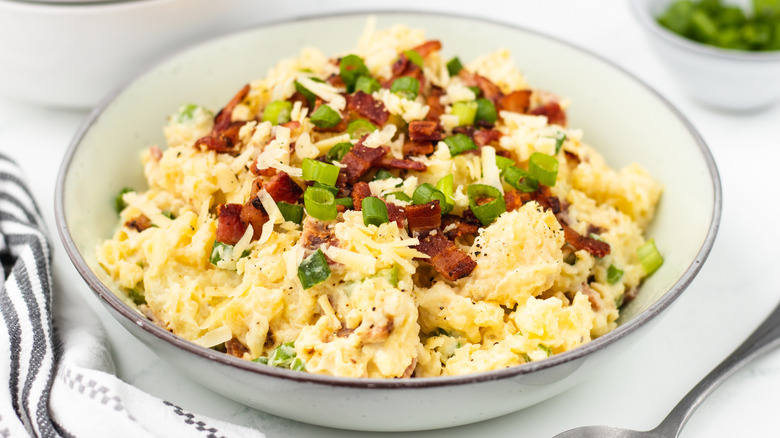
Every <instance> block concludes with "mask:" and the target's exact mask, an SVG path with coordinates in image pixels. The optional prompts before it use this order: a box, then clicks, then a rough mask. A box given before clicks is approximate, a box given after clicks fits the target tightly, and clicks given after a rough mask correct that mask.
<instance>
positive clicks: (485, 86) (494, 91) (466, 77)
mask: <svg viewBox="0 0 780 438" xmlns="http://www.w3.org/2000/svg"><path fill="white" fill-rule="evenodd" d="M458 76H460V78H461V79H462V80H463V83H464V84H466V86H469V87H478V88H479V89H480V91H482V96H484V97H485V99H490V100H492V101H493V102H494V103H495V102H498V99H500V98H501V96H503V95H504V93H502V92H501V89H500V88H498V85H496V84H494V83H493V82H490V79H488V78H486V77H484V76H480V75H478V74H476V73H472V72H470V71H468V70H466V69H465V68H464V69H463V70H461V71H460V73H458Z"/></svg>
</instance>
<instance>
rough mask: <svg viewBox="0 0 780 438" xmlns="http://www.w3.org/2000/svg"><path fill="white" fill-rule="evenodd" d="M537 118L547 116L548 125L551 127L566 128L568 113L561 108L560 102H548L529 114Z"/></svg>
mask: <svg viewBox="0 0 780 438" xmlns="http://www.w3.org/2000/svg"><path fill="white" fill-rule="evenodd" d="M528 114H532V115H535V116H547V123H549V124H551V125H560V126H564V127H565V126H566V112H565V111H564V110H563V108H561V106H560V105H559V104H558V102H554V101H553V102H547V103H546V104H544V105H542V106H539V107H536V108H534V109H532V110H531V111H529V112H528Z"/></svg>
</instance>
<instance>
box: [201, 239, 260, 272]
mask: <svg viewBox="0 0 780 438" xmlns="http://www.w3.org/2000/svg"><path fill="white" fill-rule="evenodd" d="M249 254H250V251H249V250H248V249H245V250H244V252H242V253H241V257H246V256H248V255H249ZM231 258H233V245H228V244H227V243H222V242H220V241H219V240H215V241H214V246H212V247H211V255H210V256H209V262H210V263H211V264H212V265H214V266H217V263H219V262H221V261H222V260H229V259H231Z"/></svg>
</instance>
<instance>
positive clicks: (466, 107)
mask: <svg viewBox="0 0 780 438" xmlns="http://www.w3.org/2000/svg"><path fill="white" fill-rule="evenodd" d="M478 107H479V105H478V104H477V102H475V101H469V102H455V103H454V104H452V114H453V115H455V116H458V126H464V125H473V124H474V116H476V115H477V108H478Z"/></svg>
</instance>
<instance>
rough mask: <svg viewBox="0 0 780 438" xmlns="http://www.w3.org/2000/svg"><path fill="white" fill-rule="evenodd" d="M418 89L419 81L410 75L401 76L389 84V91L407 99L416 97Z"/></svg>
mask: <svg viewBox="0 0 780 438" xmlns="http://www.w3.org/2000/svg"><path fill="white" fill-rule="evenodd" d="M419 91H420V82H419V81H417V79H415V78H413V77H410V76H402V77H400V78H398V79H396V80H395V81H393V85H391V86H390V92H391V93H395V94H397V95H399V96H401V97H404V98H406V99H409V100H414V99H416V98H417V93H419Z"/></svg>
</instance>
